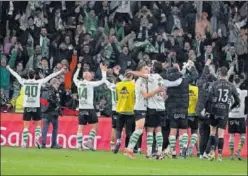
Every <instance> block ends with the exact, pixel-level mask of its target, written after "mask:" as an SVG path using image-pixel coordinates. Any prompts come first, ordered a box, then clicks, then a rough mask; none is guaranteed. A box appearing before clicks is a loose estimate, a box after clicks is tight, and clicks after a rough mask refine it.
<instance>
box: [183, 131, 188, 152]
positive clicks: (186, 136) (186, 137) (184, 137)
mask: <svg viewBox="0 0 248 176" xmlns="http://www.w3.org/2000/svg"><path fill="white" fill-rule="evenodd" d="M188 142H189V136H188V134H187V133H184V134H183V135H182V143H183V148H187V147H188Z"/></svg>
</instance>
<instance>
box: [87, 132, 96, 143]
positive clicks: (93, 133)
mask: <svg viewBox="0 0 248 176" xmlns="http://www.w3.org/2000/svg"><path fill="white" fill-rule="evenodd" d="M95 136H96V130H94V129H92V130H91V131H90V134H89V140H88V142H89V143H91V142H92V141H93V140H94V138H95Z"/></svg>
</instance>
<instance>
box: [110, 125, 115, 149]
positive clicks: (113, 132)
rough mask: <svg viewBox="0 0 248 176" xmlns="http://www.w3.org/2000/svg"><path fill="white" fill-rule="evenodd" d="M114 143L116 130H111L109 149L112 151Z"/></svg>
mask: <svg viewBox="0 0 248 176" xmlns="http://www.w3.org/2000/svg"><path fill="white" fill-rule="evenodd" d="M115 141H116V130H115V128H112V130H111V138H110V148H111V150H112V151H113V150H114V148H115Z"/></svg>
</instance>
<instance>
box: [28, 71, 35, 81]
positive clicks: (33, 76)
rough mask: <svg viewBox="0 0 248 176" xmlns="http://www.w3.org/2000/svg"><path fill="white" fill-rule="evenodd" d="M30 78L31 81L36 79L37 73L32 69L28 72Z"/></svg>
mask: <svg viewBox="0 0 248 176" xmlns="http://www.w3.org/2000/svg"><path fill="white" fill-rule="evenodd" d="M28 78H29V79H34V78H35V71H34V70H33V69H30V70H29V71H28Z"/></svg>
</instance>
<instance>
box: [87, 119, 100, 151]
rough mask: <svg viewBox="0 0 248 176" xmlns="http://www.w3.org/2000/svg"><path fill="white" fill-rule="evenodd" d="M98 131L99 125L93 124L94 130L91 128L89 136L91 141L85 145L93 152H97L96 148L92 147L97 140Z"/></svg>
mask: <svg viewBox="0 0 248 176" xmlns="http://www.w3.org/2000/svg"><path fill="white" fill-rule="evenodd" d="M97 130H98V123H94V124H92V128H91V130H90V134H89V139H88V142H87V143H86V145H85V146H86V147H88V148H89V149H90V150H92V151H95V149H94V147H93V146H92V143H93V141H94V139H95V136H96V133H97Z"/></svg>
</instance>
